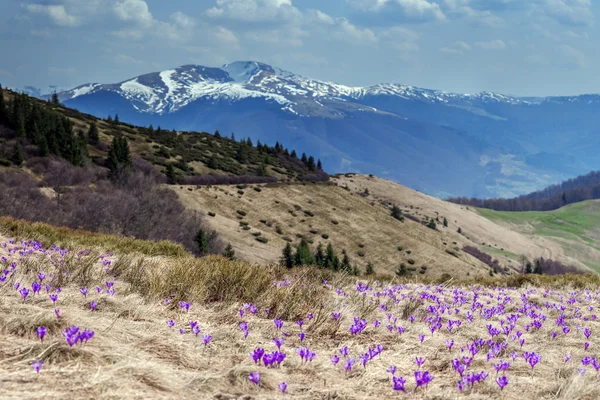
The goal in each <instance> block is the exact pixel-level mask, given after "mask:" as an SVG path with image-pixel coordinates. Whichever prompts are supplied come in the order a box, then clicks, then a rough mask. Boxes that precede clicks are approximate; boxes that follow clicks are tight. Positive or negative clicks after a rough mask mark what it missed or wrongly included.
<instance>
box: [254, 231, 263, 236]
mask: <svg viewBox="0 0 600 400" xmlns="http://www.w3.org/2000/svg"><path fill="white" fill-rule="evenodd" d="M260 235H262V233H261V232H252V236H254V237H259V236H260Z"/></svg>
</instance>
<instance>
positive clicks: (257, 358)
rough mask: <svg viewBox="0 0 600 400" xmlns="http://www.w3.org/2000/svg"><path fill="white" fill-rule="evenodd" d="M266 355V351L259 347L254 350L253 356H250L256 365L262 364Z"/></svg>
mask: <svg viewBox="0 0 600 400" xmlns="http://www.w3.org/2000/svg"><path fill="white" fill-rule="evenodd" d="M264 354H265V349H262V348H260V347H259V348H257V349H254V351H253V352H252V354H250V357H252V361H254V364H258V363H260V360H261V359H262V357H263V355H264Z"/></svg>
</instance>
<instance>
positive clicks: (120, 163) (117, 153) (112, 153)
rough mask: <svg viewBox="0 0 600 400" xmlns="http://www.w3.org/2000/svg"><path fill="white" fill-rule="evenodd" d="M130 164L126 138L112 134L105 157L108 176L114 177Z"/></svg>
mask: <svg viewBox="0 0 600 400" xmlns="http://www.w3.org/2000/svg"><path fill="white" fill-rule="evenodd" d="M131 164H132V162H131V154H130V153H129V145H128V144H127V139H125V137H123V136H120V135H119V136H114V137H113V140H112V144H111V146H110V150H109V151H108V157H107V159H106V167H107V168H108V170H109V176H110V177H111V178H114V177H116V176H117V175H118V174H119V173H120V172H122V171H124V170H126V169H129V168H130V167H131Z"/></svg>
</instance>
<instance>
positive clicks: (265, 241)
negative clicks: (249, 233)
mask: <svg viewBox="0 0 600 400" xmlns="http://www.w3.org/2000/svg"><path fill="white" fill-rule="evenodd" d="M256 241H258V242H261V243H268V242H269V239H267V238H266V237H264V236H259V237H257V238H256Z"/></svg>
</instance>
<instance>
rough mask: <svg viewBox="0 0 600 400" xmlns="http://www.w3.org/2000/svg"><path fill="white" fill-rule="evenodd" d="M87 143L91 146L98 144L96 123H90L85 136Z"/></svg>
mask: <svg viewBox="0 0 600 400" xmlns="http://www.w3.org/2000/svg"><path fill="white" fill-rule="evenodd" d="M87 139H88V143H89V144H91V145H94V146H95V145H97V144H98V143H99V142H100V133H99V132H98V125H96V122H92V124H91V125H90V129H89V130H88V135H87Z"/></svg>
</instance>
